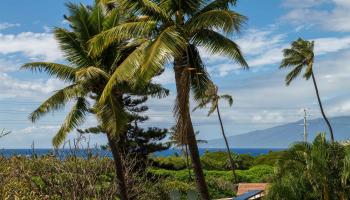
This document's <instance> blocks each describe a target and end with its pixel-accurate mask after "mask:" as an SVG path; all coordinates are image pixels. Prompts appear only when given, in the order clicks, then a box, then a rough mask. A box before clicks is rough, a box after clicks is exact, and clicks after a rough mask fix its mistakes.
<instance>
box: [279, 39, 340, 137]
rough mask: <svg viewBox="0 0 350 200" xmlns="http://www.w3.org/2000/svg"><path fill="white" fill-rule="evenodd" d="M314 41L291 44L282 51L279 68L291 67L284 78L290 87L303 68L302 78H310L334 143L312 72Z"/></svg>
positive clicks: (331, 130)
mask: <svg viewBox="0 0 350 200" xmlns="http://www.w3.org/2000/svg"><path fill="white" fill-rule="evenodd" d="M314 45H315V43H314V41H311V42H310V41H307V40H303V39H301V38H299V39H298V40H296V41H294V42H292V44H291V48H288V49H284V50H283V54H284V59H283V60H282V62H281V65H280V68H290V67H292V68H293V69H292V71H291V72H289V73H288V74H287V76H286V79H285V81H286V84H287V85H290V83H291V82H292V81H293V80H294V79H295V78H297V77H298V76H299V74H300V73H301V72H302V71H303V69H304V68H305V72H304V74H303V77H304V78H305V79H306V80H309V79H310V77H311V78H312V81H313V84H314V87H315V91H316V96H317V101H318V105H319V106H320V110H321V114H322V117H323V119H324V120H325V121H326V124H327V126H328V128H329V133H330V136H331V141H332V142H334V135H333V129H332V126H331V124H330V122H329V120H328V118H327V117H326V114H325V113H324V110H323V106H322V102H321V98H320V94H319V91H318V87H317V83H316V78H315V74H314V70H313V65H314V57H315V55H314Z"/></svg>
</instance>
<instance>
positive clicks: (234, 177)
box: [216, 105, 237, 183]
mask: <svg viewBox="0 0 350 200" xmlns="http://www.w3.org/2000/svg"><path fill="white" fill-rule="evenodd" d="M216 111H217V113H218V117H219V121H220V126H221V133H222V136H223V137H224V140H225V144H226V149H227V155H228V158H229V160H230V165H231V170H232V174H233V180H234V181H235V183H237V176H236V171H235V170H236V169H235V163H234V162H233V158H232V155H231V150H230V145H229V144H228V141H227V138H226V134H225V130H224V125H223V124H222V120H221V115H220V110H219V105H217V107H216Z"/></svg>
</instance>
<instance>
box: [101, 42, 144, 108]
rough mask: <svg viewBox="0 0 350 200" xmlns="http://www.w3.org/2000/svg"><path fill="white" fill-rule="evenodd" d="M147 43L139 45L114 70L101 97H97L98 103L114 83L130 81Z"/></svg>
mask: <svg viewBox="0 0 350 200" xmlns="http://www.w3.org/2000/svg"><path fill="white" fill-rule="evenodd" d="M148 45H149V42H145V43H143V44H142V45H140V46H139V47H137V48H136V49H135V50H134V51H133V52H132V53H131V54H130V55H129V56H128V57H127V58H126V59H125V60H124V61H123V62H122V63H121V64H120V65H119V66H118V67H117V69H116V70H115V71H114V73H113V74H112V76H111V78H110V79H109V81H108V83H107V84H106V86H105V88H104V90H103V92H102V94H101V97H100V99H99V102H98V103H99V104H101V105H103V104H104V103H105V102H106V100H107V99H108V97H109V96H110V94H111V92H112V90H113V87H114V86H115V84H116V83H118V82H119V83H120V82H123V81H132V77H134V75H135V73H136V72H137V70H138V69H139V68H140V66H141V64H142V62H143V60H144V56H145V48H146V47H147V46H148Z"/></svg>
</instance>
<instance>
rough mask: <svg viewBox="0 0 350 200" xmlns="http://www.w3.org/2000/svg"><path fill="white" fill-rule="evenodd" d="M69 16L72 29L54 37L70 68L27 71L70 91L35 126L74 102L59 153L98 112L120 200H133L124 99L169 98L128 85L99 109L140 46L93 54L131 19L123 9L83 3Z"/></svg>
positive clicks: (57, 140) (39, 66)
mask: <svg viewBox="0 0 350 200" xmlns="http://www.w3.org/2000/svg"><path fill="white" fill-rule="evenodd" d="M67 7H68V10H69V15H68V16H65V19H66V20H67V21H68V22H69V25H70V29H71V30H67V29H64V28H55V29H54V35H55V38H56V40H57V41H58V43H59V45H60V47H61V50H62V51H63V53H64V58H65V59H66V61H67V62H68V63H67V64H57V63H50V62H34V63H27V64H25V65H24V66H23V67H22V68H23V69H27V70H32V71H39V72H42V71H44V72H47V73H48V74H49V75H51V76H53V77H57V78H59V79H61V80H63V81H65V82H66V83H68V86H66V87H64V88H62V89H60V90H58V91H56V92H55V93H54V94H53V95H52V96H51V97H49V98H48V99H47V100H45V101H44V102H43V103H42V104H41V105H40V106H39V107H38V108H37V109H36V110H35V111H34V112H32V113H31V115H30V117H29V118H30V120H31V121H32V122H33V123H34V122H36V121H38V120H39V119H40V118H41V117H42V116H43V115H45V114H47V113H49V112H54V111H56V110H59V109H61V108H63V107H64V106H65V105H66V104H67V103H68V102H74V103H75V104H74V106H73V107H72V108H71V110H70V112H69V113H68V114H67V116H66V118H65V120H64V122H63V123H62V125H61V128H60V129H59V131H58V132H57V134H56V135H55V136H54V138H53V140H52V143H53V145H54V146H55V147H56V148H57V147H59V145H60V144H61V143H62V142H63V141H64V139H65V138H66V136H67V134H68V133H69V132H71V131H73V130H75V129H76V128H78V127H79V126H80V125H81V124H82V123H83V122H84V121H85V118H86V116H87V115H88V114H90V113H93V114H94V115H95V116H96V118H97V119H98V122H99V127H100V128H102V129H103V132H105V133H106V135H107V139H108V143H109V146H110V148H111V151H112V155H113V158H114V163H115V170H116V177H117V178H116V181H117V185H118V188H119V194H120V198H121V199H122V200H127V199H129V198H128V192H127V186H126V183H125V180H124V172H123V167H122V159H121V156H120V152H119V147H118V145H117V144H118V137H119V135H120V134H122V133H124V131H125V130H124V128H125V126H126V124H127V122H128V119H127V114H126V111H125V108H124V105H123V95H124V94H126V93H129V94H140V95H144V94H145V93H150V92H152V91H154V92H155V93H157V94H159V95H163V92H164V91H163V90H159V87H158V86H157V85H154V84H149V85H147V87H144V88H131V87H130V86H129V85H128V84H127V83H125V82H123V83H119V84H117V85H115V86H114V87H113V88H112V91H113V94H112V95H110V96H109V98H108V100H107V101H106V102H105V103H104V104H97V103H96V100H97V99H99V98H100V96H101V94H102V91H103V89H104V87H105V85H106V84H107V83H108V80H109V78H110V77H111V74H113V73H114V71H115V70H116V69H117V68H118V65H119V64H120V63H121V62H122V61H123V60H124V59H125V58H126V57H127V56H128V55H129V54H130V53H131V52H132V51H134V50H135V49H136V48H137V46H138V45H139V43H138V42H137V41H125V40H123V41H119V42H114V43H111V44H110V45H109V46H108V48H106V49H105V50H104V51H102V52H101V53H100V54H98V55H97V54H95V55H94V56H91V55H90V54H89V48H88V41H89V40H90V39H91V38H92V37H94V36H95V35H97V34H99V33H101V32H102V31H104V30H108V29H110V28H112V27H115V26H118V25H119V24H120V23H122V22H123V21H125V20H131V19H132V18H130V15H126V14H125V13H124V12H123V10H121V9H113V10H110V9H111V4H108V5H105V4H103V3H100V2H99V1H96V3H95V4H94V5H93V6H90V7H87V6H84V5H82V4H79V5H76V4H72V3H68V4H67Z"/></svg>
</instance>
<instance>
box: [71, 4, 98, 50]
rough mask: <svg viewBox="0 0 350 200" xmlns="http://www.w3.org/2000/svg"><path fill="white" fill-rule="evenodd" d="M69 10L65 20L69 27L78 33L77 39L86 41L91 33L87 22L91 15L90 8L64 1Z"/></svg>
mask: <svg viewBox="0 0 350 200" xmlns="http://www.w3.org/2000/svg"><path fill="white" fill-rule="evenodd" d="M66 6H67V8H68V10H69V17H66V20H67V21H69V25H70V27H71V28H72V29H73V30H74V32H76V33H79V39H80V41H81V42H83V43H86V42H87V41H88V40H89V38H90V37H91V36H92V35H93V33H91V30H93V29H92V28H91V26H90V23H89V18H90V15H91V12H90V10H89V9H88V8H87V7H86V6H85V5H83V4H74V3H70V2H69V3H66Z"/></svg>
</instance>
